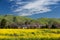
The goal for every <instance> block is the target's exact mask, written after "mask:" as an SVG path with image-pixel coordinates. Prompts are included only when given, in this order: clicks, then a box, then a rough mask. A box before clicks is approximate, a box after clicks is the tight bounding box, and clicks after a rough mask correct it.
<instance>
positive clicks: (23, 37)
mask: <svg viewBox="0 0 60 40" xmlns="http://www.w3.org/2000/svg"><path fill="white" fill-rule="evenodd" d="M0 40H60V29H0Z"/></svg>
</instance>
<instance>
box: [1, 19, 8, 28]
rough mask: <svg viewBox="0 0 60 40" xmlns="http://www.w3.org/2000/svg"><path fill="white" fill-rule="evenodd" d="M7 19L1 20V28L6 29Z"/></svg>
mask: <svg viewBox="0 0 60 40" xmlns="http://www.w3.org/2000/svg"><path fill="white" fill-rule="evenodd" d="M6 22H7V21H6V19H2V20H1V28H4V27H5V26H6Z"/></svg>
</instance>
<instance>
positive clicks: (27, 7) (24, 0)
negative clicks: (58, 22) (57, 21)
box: [0, 0, 60, 18]
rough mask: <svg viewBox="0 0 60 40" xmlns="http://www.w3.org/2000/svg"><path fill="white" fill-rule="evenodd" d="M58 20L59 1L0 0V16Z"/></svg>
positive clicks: (59, 11)
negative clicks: (8, 15)
mask: <svg viewBox="0 0 60 40" xmlns="http://www.w3.org/2000/svg"><path fill="white" fill-rule="evenodd" d="M6 14H11V15H19V16H28V17H31V18H40V17H47V18H60V0H0V15H6Z"/></svg>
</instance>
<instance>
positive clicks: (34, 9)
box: [14, 0, 60, 16]
mask: <svg viewBox="0 0 60 40" xmlns="http://www.w3.org/2000/svg"><path fill="white" fill-rule="evenodd" d="M59 1H60V0H34V1H30V2H29V1H28V2H27V1H25V2H24V1H22V2H21V0H20V1H19V0H17V1H16V5H23V4H25V5H23V6H19V7H18V8H17V9H16V10H14V12H18V13H17V14H18V15H21V16H29V15H33V14H39V13H44V12H49V11H52V10H51V8H50V6H49V5H53V4H57V3H58V2H59Z"/></svg>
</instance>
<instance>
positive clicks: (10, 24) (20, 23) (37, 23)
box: [0, 15, 60, 29]
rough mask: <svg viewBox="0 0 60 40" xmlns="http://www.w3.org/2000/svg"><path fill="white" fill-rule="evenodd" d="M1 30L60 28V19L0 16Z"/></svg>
mask: <svg viewBox="0 0 60 40" xmlns="http://www.w3.org/2000/svg"><path fill="white" fill-rule="evenodd" d="M0 28H6V29H7V28H9V29H10V28H12V29H40V28H49V29H50V28H51V29H52V28H53V29H55V28H60V19H59V18H38V19H32V18H27V17H22V16H13V15H0Z"/></svg>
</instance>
